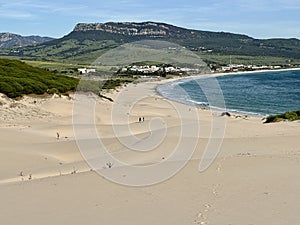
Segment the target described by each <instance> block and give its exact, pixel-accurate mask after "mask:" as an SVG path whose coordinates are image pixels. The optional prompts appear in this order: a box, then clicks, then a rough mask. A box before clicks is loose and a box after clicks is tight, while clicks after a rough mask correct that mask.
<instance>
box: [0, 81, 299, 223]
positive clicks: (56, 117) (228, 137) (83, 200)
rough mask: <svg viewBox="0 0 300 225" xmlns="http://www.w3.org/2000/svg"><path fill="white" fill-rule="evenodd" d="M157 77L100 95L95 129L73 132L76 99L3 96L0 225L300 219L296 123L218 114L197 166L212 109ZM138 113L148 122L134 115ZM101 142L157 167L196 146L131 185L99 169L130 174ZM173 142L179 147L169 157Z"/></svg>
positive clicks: (127, 177) (122, 156)
mask: <svg viewBox="0 0 300 225" xmlns="http://www.w3.org/2000/svg"><path fill="white" fill-rule="evenodd" d="M156 85H157V82H148V83H140V84H137V85H135V84H132V85H128V87H126V88H124V89H122V90H119V92H115V93H111V94H107V95H109V96H110V97H112V98H113V99H114V100H115V103H111V102H109V101H106V100H101V99H97V100H96V103H95V118H94V122H95V123H94V125H95V127H94V126H93V127H92V125H93V124H90V123H88V122H86V121H82V123H79V122H78V121H77V122H78V124H77V128H80V132H79V134H80V135H76V131H75V132H74V130H73V125H72V120H73V121H74V118H72V113H74V114H75V116H76V113H78V115H77V116H80V115H79V111H75V112H73V111H72V110H73V102H74V100H73V98H72V99H68V98H58V97H53V98H34V97H25V98H24V99H22V100H20V101H17V102H16V101H13V100H9V99H6V98H5V97H4V96H3V95H1V96H0V102H1V106H0V112H1V119H0V143H1V145H0V156H1V157H0V199H1V202H0V224H28V225H29V224H30V225H33V224H39V225H40V224H51V225H52V224H64V225H65V224H72V225H75V224H108V225H116V224H122V225H127V224H128V225H129V224H130V225H133V224H143V225H148V224H149V225H150V224H151V225H153V224H172V225H174V224H185V225H186V224H202V225H204V224H214V225H216V224H238V225H242V224H247V225H249V224H281V225H283V224H298V223H299V216H298V213H297V209H298V206H299V203H300V198H299V197H298V196H299V195H300V193H299V190H300V179H299V178H300V175H299V172H298V171H299V169H300V148H299V137H300V123H299V122H282V123H277V124H263V123H262V121H261V118H257V117H248V118H247V119H243V118H235V117H229V118H225V119H226V128H225V134H224V135H225V136H224V139H223V140H222V141H223V142H222V145H221V148H220V152H219V154H218V157H217V158H216V160H215V161H214V162H213V163H212V165H211V166H210V167H209V168H208V169H207V170H205V171H204V172H201V173H200V172H199V171H198V168H199V163H200V160H201V158H202V157H203V154H204V152H205V148H206V146H207V144H208V142H209V141H216V143H217V142H219V141H220V140H219V139H220V138H219V137H216V138H215V139H214V140H211V138H210V135H211V129H212V119H213V116H212V114H211V112H210V111H208V110H201V109H194V108H191V107H189V106H186V105H182V104H179V103H175V102H170V101H168V100H166V99H164V98H162V97H161V96H158V95H157V94H156V93H155V86H156ZM125 93H126V94H125ZM140 117H144V120H145V121H144V122H139V121H138V119H139V118H140ZM87 121H88V120H87ZM75 122H76V121H75ZM112 124H113V126H112ZM195 128H198V129H199V130H195ZM91 131H93V133H92V134H96V135H97V136H93V135H90V132H91ZM57 132H58V133H59V134H60V137H59V140H57V134H56V133H57ZM116 133H117V135H116ZM77 134H78V133H77ZM75 137H76V138H75ZM96 137H97V138H98V139H97V138H96ZM78 139H79V141H81V143H82V144H83V145H85V146H91V149H90V150H91V153H90V154H91V158H92V160H94V162H96V161H97V162H98V163H99V162H101V163H102V164H101V163H100V164H99V168H98V169H99V170H100V172H101V173H103V175H102V176H100V175H99V174H97V173H96V172H95V171H94V169H95V168H91V167H90V165H88V164H87V162H86V161H85V160H84V159H83V157H82V154H81V153H82V152H80V151H79V148H78V145H77V144H78ZM99 140H101V143H102V146H103V147H105V149H106V150H107V151H108V152H109V154H111V155H112V156H114V157H115V158H117V159H118V160H120V161H122V162H125V163H127V164H130V165H135V166H140V167H145V166H146V165H148V166H149V165H156V164H161V167H159V168H160V169H159V170H157V171H155V172H156V173H157V174H160V173H161V174H163V173H164V171H169V170H170V171H171V170H173V169H174V168H177V167H180V165H181V164H182V162H185V161H186V157H187V156H186V155H185V151H190V150H191V149H190V148H191V146H193V142H194V141H195V140H196V142H195V143H196V145H195V152H194V153H193V154H192V156H191V158H189V160H188V161H187V162H186V163H187V164H186V165H185V166H184V168H183V169H182V170H180V172H178V173H177V174H176V175H174V176H173V177H170V179H167V180H166V181H164V182H162V183H159V184H156V185H151V186H145V187H128V186H124V185H118V184H115V183H112V182H110V181H109V180H108V179H107V178H105V177H104V175H105V176H119V177H120V179H123V181H124V182H126V181H132V180H134V177H132V173H131V169H130V168H128V167H125V166H122V165H121V164H120V165H119V164H114V165H112V168H108V165H107V164H106V161H105V160H106V156H101V155H97V150H99V149H92V148H93V146H97V145H96V144H97V143H96V142H97V141H99ZM94 142H95V143H94ZM178 143H184V144H182V145H179V144H178ZM94 144H95V145H94ZM177 146H179V148H178V151H179V154H178V155H177V156H176V157H174V158H172V154H173V153H174V152H173V151H174V149H175V148H176V147H177ZM185 147H186V148H185ZM148 148H149V149H148ZM132 149H137V150H145V152H141V151H132ZM150 150H151V151H150ZM93 154H95V155H93ZM101 157H103V158H101ZM145 180H147V177H145Z"/></svg>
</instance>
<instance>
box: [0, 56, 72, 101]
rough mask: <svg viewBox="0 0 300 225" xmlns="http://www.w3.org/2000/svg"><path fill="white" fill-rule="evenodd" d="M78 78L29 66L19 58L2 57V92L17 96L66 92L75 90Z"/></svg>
mask: <svg viewBox="0 0 300 225" xmlns="http://www.w3.org/2000/svg"><path fill="white" fill-rule="evenodd" d="M77 83H78V80H77V79H75V78H71V77H67V76H63V75H58V74H53V73H51V72H48V71H46V70H44V69H40V68H37V67H32V66H29V65H27V64H25V63H23V62H21V61H18V60H9V59H0V93H3V94H6V95H7V96H8V97H11V98H15V97H18V96H21V95H23V94H44V93H64V92H67V91H70V90H75V88H76V86H77Z"/></svg>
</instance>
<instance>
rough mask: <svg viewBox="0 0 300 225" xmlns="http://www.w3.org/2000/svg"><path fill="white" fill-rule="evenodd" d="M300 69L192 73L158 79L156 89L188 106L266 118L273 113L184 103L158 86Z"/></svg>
mask: <svg viewBox="0 0 300 225" xmlns="http://www.w3.org/2000/svg"><path fill="white" fill-rule="evenodd" d="M298 70H300V68H288V69H273V70H270V69H268V70H257V71H241V72H229V73H210V74H201V75H192V76H185V77H176V78H171V79H168V80H162V81H157V82H158V83H157V85H156V87H155V91H156V93H157V94H158V95H159V96H162V97H163V98H166V99H168V100H170V101H174V102H178V103H182V104H185V105H188V106H192V107H196V108H199V109H203V110H210V111H212V112H229V113H231V114H233V115H243V116H245V115H246V116H253V117H257V118H261V119H263V118H266V117H267V116H270V115H273V114H270V115H262V114H259V113H256V112H244V111H239V110H237V109H227V108H225V109H221V108H217V107H212V108H210V107H209V106H208V107H201V106H197V105H195V104H192V103H191V104H188V103H184V102H182V101H177V100H176V99H172V98H168V97H166V96H164V95H163V94H162V93H160V92H159V91H158V87H159V86H160V85H164V84H168V83H173V82H174V83H176V82H178V81H187V82H188V81H189V80H193V79H206V78H211V77H212V78H216V77H222V76H234V75H248V74H256V73H266V72H267V73H268V72H284V71H298Z"/></svg>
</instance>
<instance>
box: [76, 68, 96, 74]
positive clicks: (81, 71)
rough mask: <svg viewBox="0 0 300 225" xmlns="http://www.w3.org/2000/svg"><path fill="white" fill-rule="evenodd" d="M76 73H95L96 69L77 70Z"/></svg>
mask: <svg viewBox="0 0 300 225" xmlns="http://www.w3.org/2000/svg"><path fill="white" fill-rule="evenodd" d="M78 72H80V73H82V74H83V73H95V72H96V69H87V68H79V69H78Z"/></svg>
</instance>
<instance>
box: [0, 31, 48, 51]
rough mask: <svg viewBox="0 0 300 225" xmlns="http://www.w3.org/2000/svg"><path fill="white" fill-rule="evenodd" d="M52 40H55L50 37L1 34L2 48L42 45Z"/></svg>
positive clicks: (0, 43)
mask: <svg viewBox="0 0 300 225" xmlns="http://www.w3.org/2000/svg"><path fill="white" fill-rule="evenodd" d="M51 40H53V38H50V37H40V36H21V35H18V34H12V33H0V48H9V47H13V46H24V45H31V44H40V43H44V42H47V41H51Z"/></svg>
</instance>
